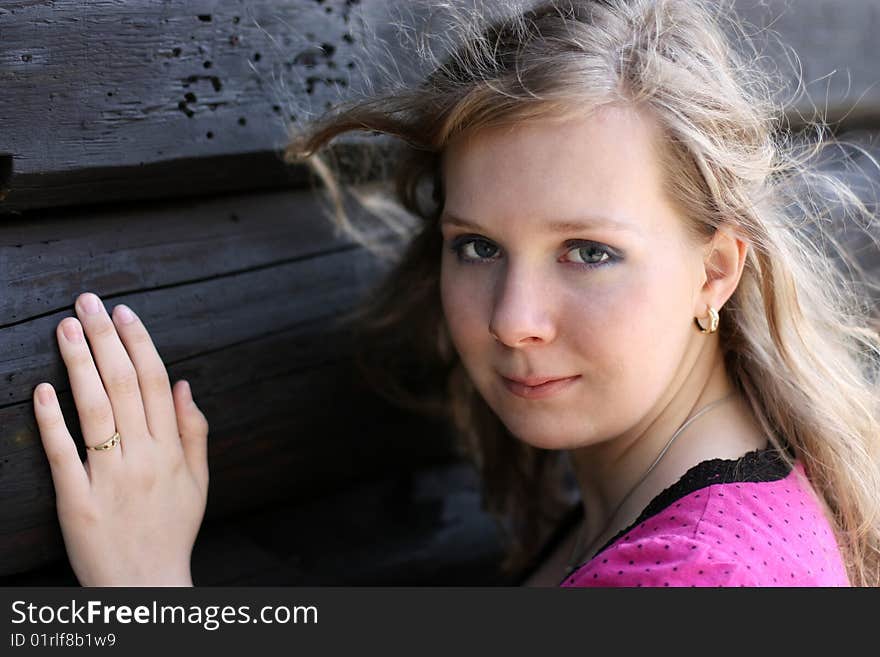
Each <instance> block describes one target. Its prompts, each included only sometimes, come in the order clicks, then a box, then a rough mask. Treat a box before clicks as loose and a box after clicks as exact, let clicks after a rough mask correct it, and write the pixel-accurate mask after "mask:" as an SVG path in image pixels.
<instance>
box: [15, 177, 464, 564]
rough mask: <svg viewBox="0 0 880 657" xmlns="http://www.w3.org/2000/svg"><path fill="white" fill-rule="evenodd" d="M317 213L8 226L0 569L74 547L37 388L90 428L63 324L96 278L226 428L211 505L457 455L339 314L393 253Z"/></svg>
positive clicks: (300, 493) (255, 211)
mask: <svg viewBox="0 0 880 657" xmlns="http://www.w3.org/2000/svg"><path fill="white" fill-rule="evenodd" d="M316 212H317V206H316V204H315V201H314V197H312V196H311V195H309V194H307V193H295V192H294V193H291V192H287V193H272V194H258V195H252V196H248V197H241V198H236V197H226V198H221V199H215V200H210V201H201V202H198V203H187V204H177V205H174V204H165V205H163V206H161V207H157V208H156V209H150V208H138V209H136V210H131V209H126V210H124V211H120V210H115V209H113V208H108V209H105V210H103V211H102V212H98V211H97V210H88V211H81V212H78V213H74V215H78V216H74V215H72V214H71V213H58V214H57V215H56V216H53V217H51V218H47V219H46V220H45V221H35V220H33V218H31V219H30V220H27V221H26V220H24V219H20V220H17V221H14V222H11V223H9V224H5V225H2V226H0V255H2V258H0V262H2V269H3V271H2V278H3V279H4V280H5V281H9V282H11V284H12V285H13V286H14V287H13V292H14V293H13V294H11V295H8V296H5V297H4V298H3V301H2V304H3V310H4V313H6V315H7V317H10V318H11V319H12V320H13V321H10V322H6V323H5V324H4V325H3V326H2V327H0V381H3V387H2V389H0V390H2V392H0V399H2V403H0V427H2V428H3V430H2V431H0V475H2V476H0V486H2V490H3V500H4V504H3V505H2V506H0V573H9V572H20V571H23V570H26V569H31V568H35V567H37V566H39V565H41V564H43V563H46V562H47V561H48V560H50V559H52V558H56V557H57V556H58V555H59V553H60V551H61V550H62V546H61V543H60V534H58V532H57V521H56V519H55V511H54V492H53V489H52V484H51V479H50V477H49V471H48V464H47V463H46V461H45V456H44V454H43V451H42V445H41V443H40V440H39V434H38V433H37V430H36V426H35V421H34V418H33V411H32V407H31V404H32V402H31V395H32V391H33V388H34V387H35V386H36V385H37V384H38V383H39V382H40V381H51V382H52V383H53V384H54V385H55V386H56V388H57V389H58V391H59V397H60V399H61V402H62V408H63V409H64V411H65V414H66V417H67V419H68V422H69V424H70V426H71V429H72V431H73V432H74V433H75V435H76V434H78V431H79V426H78V421H77V418H76V413H75V408H74V406H73V404H72V399H71V396H70V393H69V386H68V382H67V377H66V373H65V370H64V366H63V363H62V362H61V360H60V356H59V353H58V349H57V344H56V338H55V327H56V326H57V323H58V322H59V321H60V320H61V319H62V318H63V317H64V316H69V315H72V314H73V312H72V308H71V305H72V301H73V299H74V298H75V296H76V295H77V294H78V293H79V292H82V291H85V290H91V291H94V292H96V293H98V294H99V295H101V296H102V298H103V299H104V300H105V304H106V305H107V307H108V309H110V308H112V305H115V304H116V303H126V304H128V305H129V306H130V307H132V308H133V309H134V310H135V312H137V313H138V314H139V315H140V317H141V318H142V319H143V321H144V322H145V323H146V325H147V327H148V329H149V330H150V333H151V335H152V337H153V339H154V341H155V342H156V344H157V347H158V349H159V352H160V354H161V355H162V357H163V360H164V362H165V363H166V365H167V366H168V369H169V373H170V376H171V377H172V379H173V380H175V379H177V378H186V379H187V380H189V381H191V382H192V386H193V390H194V393H195V395H196V399H197V400H198V403H199V404H200V405H201V406H202V407H203V409H204V410H205V412H206V414H207V416H208V418H209V421H210V423H211V435H210V449H209V459H210V462H211V468H212V489H211V495H210V496H209V508H208V515H209V516H210V517H212V518H213V517H223V516H225V515H228V514H230V513H236V512H243V511H245V510H248V509H253V508H255V507H259V506H262V505H264V504H267V503H270V502H272V501H277V500H279V499H289V498H295V499H298V500H302V499H305V498H308V497H310V496H315V495H320V494H322V493H326V492H327V491H330V490H338V489H340V488H341V487H345V486H348V485H351V484H352V483H353V482H356V481H359V480H362V479H364V478H366V477H375V476H378V475H379V474H381V473H387V472H395V471H404V470H407V469H409V468H412V467H414V466H416V465H419V464H422V465H423V464H425V463H430V462H434V461H436V460H437V459H448V458H449V454H450V444H449V440H448V434H447V431H446V429H447V428H446V427H444V426H442V425H441V424H438V423H434V424H432V423H431V422H427V421H426V420H425V419H424V418H416V417H413V416H411V415H407V414H404V413H400V412H397V411H396V409H391V408H390V407H389V405H388V404H387V403H385V402H384V401H382V400H380V399H378V398H377V397H376V395H375V394H373V393H371V392H370V390H369V389H367V388H366V386H365V384H364V383H363V381H361V380H360V378H359V376H358V372H357V371H356V370H355V368H354V367H353V365H352V362H353V348H354V347H353V345H352V344H351V341H350V334H349V332H348V331H347V329H345V327H344V326H342V325H340V324H339V322H338V321H337V318H338V317H339V315H340V314H342V313H344V312H345V311H346V310H348V309H349V308H351V307H352V306H353V305H354V304H355V303H356V302H357V300H358V299H360V298H361V297H362V295H363V293H364V291H365V290H366V289H367V288H368V287H369V286H370V285H372V284H374V283H375V282H376V281H377V279H378V277H379V276H380V275H381V274H382V273H384V271H385V269H384V265H381V264H380V263H379V261H377V260H376V259H375V258H374V257H373V256H372V255H369V254H368V253H366V252H365V251H364V250H363V249H362V248H360V247H355V246H354V245H353V244H352V243H350V242H349V241H347V240H345V239H342V238H340V237H338V236H337V235H335V234H334V232H333V231H332V229H331V228H330V226H329V223H328V222H326V221H324V220H323V219H319V218H317V217H315V216H314V213H316ZM65 214H66V215H68V216H64V215H65ZM231 373H232V374H231ZM329 400H332V403H328V401H329ZM340 409H345V410H344V412H340ZM414 436H417V439H414ZM81 453H82V455H84V451H83V450H82V448H81ZM242 491H246V494H243V493H242Z"/></svg>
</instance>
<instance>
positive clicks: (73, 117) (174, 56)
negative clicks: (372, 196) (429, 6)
mask: <svg viewBox="0 0 880 657" xmlns="http://www.w3.org/2000/svg"><path fill="white" fill-rule="evenodd" d="M202 6H204V7H206V9H194V8H193V7H192V5H191V3H188V2H185V0H168V1H167V2H162V3H154V2H146V1H144V0H138V1H135V2H126V3H117V2H107V1H106V0H58V1H56V2H53V3H51V5H47V4H44V3H34V2H3V3H0V34H2V38H0V83H2V89H3V91H2V92H0V124H2V125H3V128H4V129H3V131H2V133H0V197H2V198H3V200H0V212H11V211H22V210H24V209H27V208H45V207H52V206H58V205H79V204H83V203H91V202H94V201H95V200H118V199H125V198H129V199H135V198H137V199H156V198H162V197H180V196H188V195H193V194H207V193H217V192H227V191H236V190H245V189H255V188H257V187H284V186H288V185H299V184H302V183H303V181H304V180H305V176H304V174H303V172H302V171H300V170H297V169H293V170H291V169H288V168H286V167H285V166H283V164H282V163H281V160H280V158H279V153H280V150H281V149H282V148H283V146H284V144H285V143H286V141H287V139H288V135H289V128H290V125H291V124H294V123H296V121H300V120H306V119H309V118H312V117H314V116H316V115H317V114H320V113H321V112H323V111H325V110H326V109H327V108H328V107H330V106H332V105H334V104H335V103H338V102H340V101H341V100H344V99H347V98H351V97H356V96H357V95H359V94H360V93H362V92H363V91H369V89H370V88H371V87H370V83H371V81H372V80H375V79H376V78H378V77H379V72H380V71H381V70H383V69H385V70H386V71H390V72H392V74H393V75H396V74H397V72H398V71H402V72H401V74H400V76H401V77H402V78H403V79H408V78H410V77H412V76H413V75H416V74H418V73H420V72H421V73H424V72H425V71H420V68H419V64H418V62H417V61H416V59H415V57H414V55H413V53H412V52H411V48H412V45H411V42H408V41H406V39H405V38H403V37H404V35H400V34H398V33H397V30H396V28H395V27H394V26H393V23H394V22H395V21H394V20H392V19H396V20H399V21H402V23H403V24H404V25H409V26H410V27H411V28H413V29H415V30H419V29H422V28H423V27H424V22H425V20H426V17H425V15H424V14H423V13H422V9H420V8H419V5H412V4H408V3H406V2H400V3H394V2H388V3H352V2H349V1H344V0H325V1H324V2H321V3H316V2H314V1H312V0H284V1H278V0H253V1H252V2H248V3H247V4H246V5H242V3H241V2H239V1H237V0H214V1H213V2H211V3H207V4H204V5H202ZM736 8H737V10H738V11H739V12H740V13H741V14H742V15H743V17H744V18H746V19H747V20H749V21H750V22H752V23H753V24H754V25H755V26H756V30H760V29H763V28H765V27H768V26H769V27H770V28H772V29H773V30H776V31H777V32H778V34H779V37H780V39H781V40H782V41H783V42H785V43H788V44H790V45H791V46H792V48H793V49H794V50H795V52H796V53H797V56H798V57H799V60H800V62H801V64H802V65H803V78H804V81H805V83H806V84H807V90H806V91H807V94H806V95H803V96H800V97H797V96H796V94H795V93H794V92H793V90H794V87H791V92H790V93H789V92H786V94H785V95H786V96H790V97H791V99H794V100H793V102H792V103H791V104H790V106H789V115H790V118H791V119H792V120H793V122H794V123H795V124H796V123H797V122H798V121H799V118H798V117H799V116H807V117H810V116H812V114H813V113H814V112H813V110H814V108H816V107H818V108H821V110H822V112H823V113H824V114H825V115H826V117H827V118H828V119H829V120H830V121H838V120H841V119H843V117H846V118H845V121H844V125H846V124H855V123H860V124H869V123H870V122H872V121H874V120H876V119H877V117H880V84H878V81H880V73H878V70H877V67H876V65H875V59H876V57H875V55H876V52H877V51H878V47H880V40H878V36H877V35H878V34H880V29H878V24H880V19H878V16H880V0H859V1H857V2H842V1H840V0H798V2H797V4H796V5H795V4H794V3H791V2H789V1H788V0H771V1H766V0H738V2H737V3H736ZM435 27H436V25H435ZM766 36H767V35H761V36H759V37H758V38H759V45H760V39H762V38H765V37H766ZM438 47H440V46H438ZM766 54H767V55H768V56H769V57H770V58H772V59H773V60H774V61H775V63H776V65H777V66H778V67H779V69H780V72H781V74H782V75H783V77H785V78H787V79H789V80H791V79H792V76H794V75H796V74H797V73H798V71H797V68H796V67H792V65H791V62H789V61H787V60H786V58H788V59H793V58H792V55H791V52H790V51H789V52H786V51H784V50H783V49H781V48H779V47H777V46H775V45H774V44H772V43H771V44H770V45H769V46H768V47H767V48H766ZM422 68H423V66H422ZM782 100H785V98H780V101H782ZM341 141H342V144H341V145H340V147H343V146H344V145H345V144H351V146H352V147H353V148H357V147H359V146H362V145H363V143H364V142H365V141H369V136H358V135H348V136H346V137H344V138H343V139H342V140H341ZM4 190H5V191H4Z"/></svg>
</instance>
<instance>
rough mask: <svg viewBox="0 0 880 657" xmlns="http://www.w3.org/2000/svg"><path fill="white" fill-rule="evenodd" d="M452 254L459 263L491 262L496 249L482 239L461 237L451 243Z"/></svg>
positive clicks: (468, 236)
mask: <svg viewBox="0 0 880 657" xmlns="http://www.w3.org/2000/svg"><path fill="white" fill-rule="evenodd" d="M450 248H451V250H452V252H453V253H455V254H456V255H457V256H458V259H459V260H460V261H461V262H468V263H475V262H476V263H478V262H485V261H486V260H491V259H492V257H493V256H494V255H495V254H496V253H498V247H497V246H495V245H494V244H492V242H490V241H489V240H487V239H484V238H482V237H473V236H471V235H463V236H461V237H460V238H458V239H457V240H455V241H454V242H453V243H452V246H451V247H450Z"/></svg>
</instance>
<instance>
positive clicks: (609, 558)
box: [560, 448, 850, 586]
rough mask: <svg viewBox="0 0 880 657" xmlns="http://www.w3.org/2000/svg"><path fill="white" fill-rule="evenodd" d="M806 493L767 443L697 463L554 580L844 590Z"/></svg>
mask: <svg viewBox="0 0 880 657" xmlns="http://www.w3.org/2000/svg"><path fill="white" fill-rule="evenodd" d="M798 475H800V476H801V477H803V479H801V478H799V477H798ZM814 496H815V493H814V491H813V489H812V487H811V486H810V484H809V483H808V482H807V481H806V475H805V473H804V469H803V465H802V464H801V463H800V462H799V461H796V462H795V468H794V469H791V470H790V469H789V468H788V467H787V466H786V465H785V463H784V462H783V461H782V460H781V458H779V456H778V455H777V454H776V452H775V450H773V449H772V448H767V449H764V450H756V451H754V452H750V453H748V454H746V455H744V456H743V457H741V458H740V459H736V460H723V459H713V460H710V461H704V462H702V463H699V464H698V465H696V466H694V467H693V468H691V469H690V470H689V471H688V472H687V473H686V474H685V475H684V476H683V477H682V478H681V479H680V480H679V481H678V482H677V483H676V484H674V485H673V486H671V487H670V488H667V489H666V490H665V491H663V492H662V493H660V495H658V496H657V497H656V498H654V500H653V501H652V502H651V504H649V505H648V506H647V507H646V508H645V510H644V511H643V512H642V514H641V515H640V516H639V518H638V519H637V520H636V522H635V523H633V524H632V525H630V527H628V528H626V529H624V530H623V531H622V532H620V533H619V534H618V535H617V536H615V537H614V538H612V539H611V540H610V541H609V542H608V543H606V544H605V546H604V547H603V548H602V549H601V550H600V551H599V552H598V553H597V554H596V555H595V556H594V557H593V558H592V559H590V560H589V561H587V562H586V563H583V564H581V565H580V566H579V567H578V568H576V569H575V570H574V571H572V572H571V573H570V574H569V575H567V576H566V577H565V578H564V579H563V581H562V582H560V586H849V585H850V582H849V579H848V577H847V574H846V570H845V567H844V564H843V561H842V558H841V554H840V549H839V547H838V544H837V542H836V540H835V538H834V534H833V532H832V529H831V527H830V525H829V523H828V521H827V519H826V518H825V515H824V514H823V512H822V508H821V506H820V505H819V503H818V501H817V499H816V498H815V497H814Z"/></svg>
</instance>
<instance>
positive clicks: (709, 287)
mask: <svg viewBox="0 0 880 657" xmlns="http://www.w3.org/2000/svg"><path fill="white" fill-rule="evenodd" d="M748 250H749V242H748V241H747V240H746V239H744V238H743V237H742V236H741V235H739V234H738V233H737V232H736V231H735V230H734V228H733V227H732V226H730V225H727V224H722V225H721V226H719V227H718V229H717V230H716V231H715V235H714V236H713V237H712V240H711V241H710V242H709V244H708V245H707V246H706V248H705V250H704V252H703V253H704V255H703V280H704V282H703V285H702V288H701V289H700V292H699V294H698V295H697V302H696V303H697V305H696V307H695V308H694V316H695V317H697V318H700V319H703V318H705V319H706V320H707V322H708V316H709V309H708V306H712V307H713V308H715V310H721V307H722V306H723V305H724V304H725V303H727V300H728V299H729V298H730V297H731V295H732V294H733V292H734V290H736V286H737V285H739V279H740V277H741V276H742V272H743V267H744V266H745V262H746V254H747V253H748ZM703 325H704V326H706V327H708V323H703Z"/></svg>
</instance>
